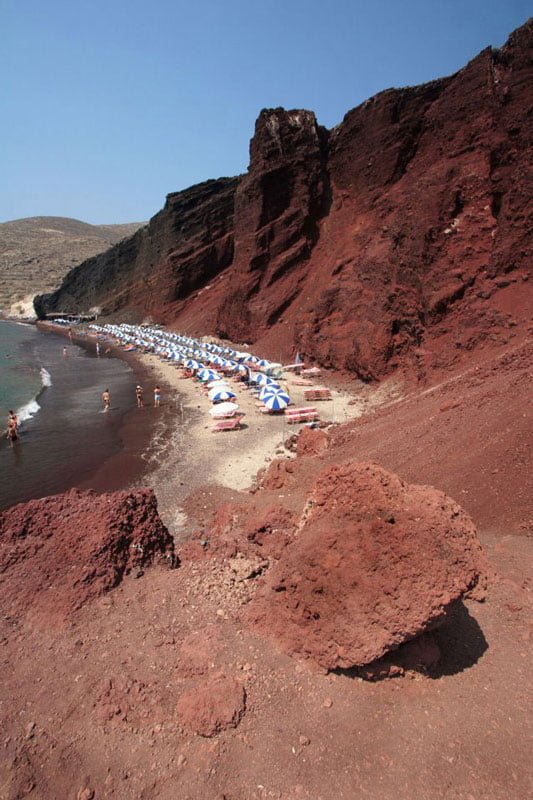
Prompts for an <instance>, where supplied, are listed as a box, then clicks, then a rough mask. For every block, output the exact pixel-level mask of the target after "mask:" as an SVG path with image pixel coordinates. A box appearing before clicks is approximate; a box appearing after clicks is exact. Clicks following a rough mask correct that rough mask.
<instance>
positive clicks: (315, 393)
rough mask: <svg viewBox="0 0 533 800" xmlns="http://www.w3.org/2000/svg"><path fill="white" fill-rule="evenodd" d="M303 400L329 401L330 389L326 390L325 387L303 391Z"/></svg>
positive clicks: (315, 387) (314, 387)
mask: <svg viewBox="0 0 533 800" xmlns="http://www.w3.org/2000/svg"><path fill="white" fill-rule="evenodd" d="M304 398H305V399H306V400H331V389H328V388H327V386H313V387H311V388H309V389H304Z"/></svg>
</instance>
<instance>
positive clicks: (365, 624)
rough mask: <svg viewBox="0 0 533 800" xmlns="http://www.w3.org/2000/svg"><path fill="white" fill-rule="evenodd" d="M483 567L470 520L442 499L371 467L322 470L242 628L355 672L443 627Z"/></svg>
mask: <svg viewBox="0 0 533 800" xmlns="http://www.w3.org/2000/svg"><path fill="white" fill-rule="evenodd" d="M483 569H484V562H483V558H482V554H481V548H480V545H479V542H478V539H477V535H476V531H475V528H474V525H473V523H472V521H471V520H470V518H469V517H468V516H467V515H466V514H465V513H464V512H463V511H462V509H461V508H460V507H459V506H458V505H457V504H456V503H454V502H453V500H451V499H450V498H448V497H446V496H445V495H444V494H443V493H442V492H439V491H437V490H436V489H433V488H431V487H427V486H409V485H407V484H405V483H403V482H402V481H401V480H400V479H399V478H398V477H397V476H396V475H393V474H392V473H390V472H387V471H386V470H384V469H382V468H381V467H378V466H377V465H375V464H369V463H367V464H364V463H363V464H343V465H340V466H333V467H328V468H327V469H326V470H324V471H323V472H322V474H321V475H320V476H319V478H318V480H317V482H316V486H315V489H314V491H313V493H312V495H311V497H310V501H309V502H308V504H307V508H306V509H305V511H304V514H303V516H302V521H301V524H300V528H299V531H298V534H297V535H296V537H295V539H294V540H293V541H292V542H291V543H290V544H289V545H288V546H287V547H286V549H285V551H284V553H283V557H282V558H281V559H280V560H279V561H278V562H277V563H276V564H275V565H273V566H272V567H271V568H270V569H269V570H268V572H267V574H266V579H265V580H266V586H265V588H264V590H262V591H261V592H259V593H258V595H257V596H256V598H255V599H254V600H253V601H252V603H251V604H250V611H249V620H250V621H252V623H253V624H255V625H256V626H257V627H258V628H259V629H260V630H261V631H262V632H263V633H264V634H265V635H266V636H268V637H271V638H273V639H274V640H275V641H276V642H277V643H278V645H280V646H281V647H282V648H283V649H284V650H286V651H287V652H289V653H295V654H298V655H301V656H306V657H310V658H312V659H313V660H314V661H316V662H317V663H318V664H320V665H321V666H323V667H326V668H327V669H335V668H337V667H342V668H348V667H353V666H363V665H365V664H369V663H370V662H372V661H375V660H376V659H378V658H380V657H381V656H383V655H384V654H385V653H387V652H389V651H390V650H394V649H395V648H397V647H398V646H399V645H400V644H402V643H403V642H406V641H409V640H410V639H413V638H414V637H415V636H417V635H419V634H420V633H423V632H424V631H426V630H428V629H431V628H432V627H434V626H435V625H437V624H439V623H440V622H442V621H443V620H444V618H445V614H446V611H447V609H449V608H450V607H451V605H452V604H453V603H455V602H456V601H457V600H459V599H460V598H461V597H463V596H464V595H465V594H466V593H467V592H469V591H471V590H472V589H475V588H476V587H478V583H479V581H480V576H481V575H482V572H483ZM478 590H479V587H478ZM478 596H479V595H478Z"/></svg>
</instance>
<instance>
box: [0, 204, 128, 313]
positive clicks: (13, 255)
mask: <svg viewBox="0 0 533 800" xmlns="http://www.w3.org/2000/svg"><path fill="white" fill-rule="evenodd" d="M143 224H144V223H142V222H132V223H128V224H124V225H90V224H89V223H87V222H81V221H80V220H77V219H69V218H67V217H27V218H26V219H16V220H13V221H11V222H3V223H1V224H0V275H1V281H0V310H2V311H9V310H10V309H11V306H12V305H14V306H15V307H14V308H13V309H11V310H12V312H15V313H16V312H17V306H18V305H20V303H19V302H17V301H23V300H24V298H28V296H31V297H33V295H35V294H37V293H38V292H43V291H50V290H53V289H56V288H57V287H58V286H59V284H60V283H61V281H62V280H63V278H64V276H65V275H66V273H67V272H68V271H69V269H71V268H72V267H73V266H75V265H76V264H79V263H81V262H82V261H84V260H85V259H87V258H89V257H90V256H94V255H96V254H97V253H102V252H103V251H104V250H107V249H108V248H109V247H111V246H112V245H113V244H115V243H116V242H119V241H120V240H121V239H124V238H125V237H126V236H131V235H132V234H133V233H135V231H136V230H137V229H138V228H140V227H141V226H142V225H143ZM22 305H24V303H22Z"/></svg>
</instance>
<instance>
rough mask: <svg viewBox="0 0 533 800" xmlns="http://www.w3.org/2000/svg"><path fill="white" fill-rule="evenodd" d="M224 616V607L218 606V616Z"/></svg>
mask: <svg viewBox="0 0 533 800" xmlns="http://www.w3.org/2000/svg"><path fill="white" fill-rule="evenodd" d="M223 616H224V609H223V608H217V617H223Z"/></svg>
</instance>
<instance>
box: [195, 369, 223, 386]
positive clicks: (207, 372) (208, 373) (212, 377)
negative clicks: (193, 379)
mask: <svg viewBox="0 0 533 800" xmlns="http://www.w3.org/2000/svg"><path fill="white" fill-rule="evenodd" d="M196 374H197V376H198V378H199V379H200V380H201V381H204V383H209V381H216V380H217V378H220V375H219V374H218V372H215V370H214V369H206V368H205V367H204V368H203V369H199V370H198V372H197V373H196Z"/></svg>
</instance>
